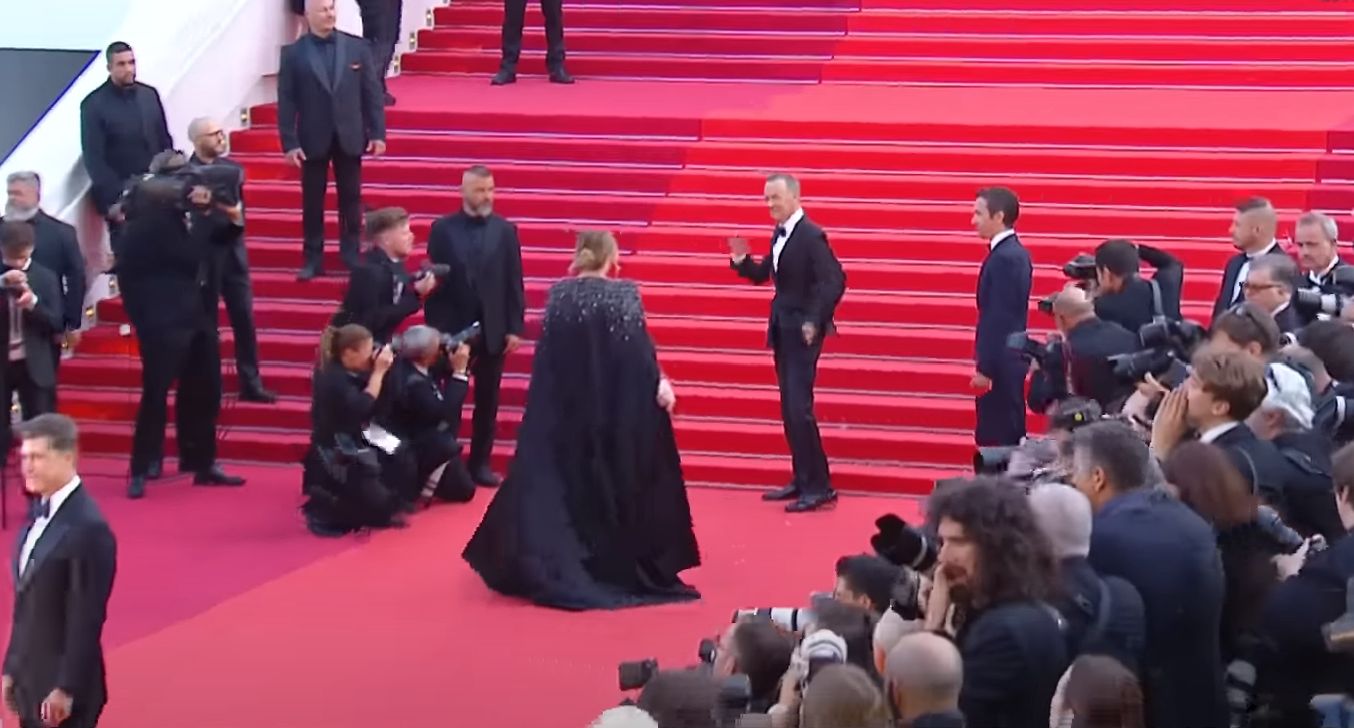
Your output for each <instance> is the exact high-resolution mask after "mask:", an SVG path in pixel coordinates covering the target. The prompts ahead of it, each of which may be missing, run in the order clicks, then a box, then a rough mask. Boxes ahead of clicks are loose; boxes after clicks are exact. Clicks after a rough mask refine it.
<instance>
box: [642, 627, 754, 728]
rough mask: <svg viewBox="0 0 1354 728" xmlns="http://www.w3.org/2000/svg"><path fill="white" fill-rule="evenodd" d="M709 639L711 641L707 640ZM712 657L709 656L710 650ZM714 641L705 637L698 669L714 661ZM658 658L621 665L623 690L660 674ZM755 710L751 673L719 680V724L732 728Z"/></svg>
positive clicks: (718, 727)
mask: <svg viewBox="0 0 1354 728" xmlns="http://www.w3.org/2000/svg"><path fill="white" fill-rule="evenodd" d="M707 643H709V644H707ZM707 649H708V651H709V652H708V654H709V659H708V660H707V659H706V654H707ZM713 649H714V647H713V642H712V641H711V640H702V641H701V650H700V653H701V654H700V657H701V664H700V665H698V666H696V667H695V668H694V669H696V670H699V671H702V672H706V673H708V672H709V671H710V670H711V666H712V665H713V663H714V652H713ZM658 671H659V668H658V660H655V659H653V658H649V659H645V660H635V661H632V662H622V663H620V665H618V666H617V673H618V677H619V683H620V689H621V691H622V692H629V691H631V690H640V689H642V688H643V687H644V686H645V685H648V684H649V681H650V680H652V679H653V678H654V676H655V675H657V674H658ZM621 705H634V701H633V700H623V701H621ZM751 710H752V681H751V679H750V678H748V676H747V675H743V674H739V675H731V676H729V677H726V678H723V679H721V680H720V681H719V694H718V699H717V701H716V704H715V712H714V716H713V717H714V721H715V722H714V724H715V726H716V728H732V727H733V726H735V725H737V724H738V719H739V718H740V717H742V716H743V715H745V714H747V713H749V712H750V711H751Z"/></svg>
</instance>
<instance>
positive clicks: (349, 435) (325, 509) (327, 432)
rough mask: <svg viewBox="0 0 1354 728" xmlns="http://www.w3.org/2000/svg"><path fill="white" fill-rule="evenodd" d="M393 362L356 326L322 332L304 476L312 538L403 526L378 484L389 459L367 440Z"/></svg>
mask: <svg viewBox="0 0 1354 728" xmlns="http://www.w3.org/2000/svg"><path fill="white" fill-rule="evenodd" d="M394 360H395V355H394V353H393V352H391V351H390V349H388V348H384V347H383V348H382V349H381V350H380V351H379V352H377V351H376V350H375V347H374V346H373V343H372V338H371V332H370V331H367V330H366V329H365V328H363V327H362V326H358V325H357V324H349V325H347V326H343V327H340V328H337V329H336V328H332V327H331V328H329V329H326V330H325V332H324V337H323V338H322V339H321V341H320V366H319V368H318V369H316V371H315V379H314V383H313V384H312V385H311V390H312V393H311V432H310V449H309V450H308V451H307V452H306V457H305V461H304V466H305V470H304V472H303V473H302V476H301V478H302V480H301V492H302V493H303V494H304V495H305V496H306V502H305V504H304V505H302V506H301V512H302V513H304V514H305V517H306V526H307V527H308V528H309V529H310V531H311V532H312V533H314V534H315V535H317V536H341V535H343V534H346V533H349V532H351V531H356V530H358V529H361V528H392V527H402V526H404V525H405V522H404V519H403V518H402V517H401V516H400V515H399V513H398V512H399V510H400V506H401V503H400V500H399V498H397V497H396V495H395V492H394V489H392V488H389V487H387V485H386V484H385V482H384V479H383V477H382V476H383V474H384V473H383V467H382V465H383V461H384V460H385V459H386V457H385V455H384V453H382V452H381V451H380V450H378V449H377V448H376V447H373V446H372V445H371V444H370V443H369V442H368V441H367V434H366V429H367V423H368V422H369V421H370V420H371V417H372V413H373V412H374V411H375V409H376V400H377V398H378V397H379V396H380V395H381V390H382V388H383V387H384V384H385V379H386V374H387V373H388V372H389V371H390V365H391V364H392V363H393V362H394Z"/></svg>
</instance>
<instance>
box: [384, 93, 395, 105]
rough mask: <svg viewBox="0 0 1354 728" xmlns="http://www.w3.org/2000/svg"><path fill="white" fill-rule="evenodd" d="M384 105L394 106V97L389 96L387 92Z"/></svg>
mask: <svg viewBox="0 0 1354 728" xmlns="http://www.w3.org/2000/svg"><path fill="white" fill-rule="evenodd" d="M385 104H386V106H394V105H395V96H394V95H393V94H391V93H390V92H389V91H387V92H386V98H385Z"/></svg>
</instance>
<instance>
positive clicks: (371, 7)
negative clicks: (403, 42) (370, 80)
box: [357, 0, 404, 90]
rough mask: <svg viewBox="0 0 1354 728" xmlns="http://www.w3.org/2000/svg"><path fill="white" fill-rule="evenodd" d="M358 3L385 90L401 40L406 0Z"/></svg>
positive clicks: (370, 0)
mask: <svg viewBox="0 0 1354 728" xmlns="http://www.w3.org/2000/svg"><path fill="white" fill-rule="evenodd" d="M357 5H358V10H360V11H361V13H362V37H363V38H366V39H367V42H368V43H370V44H371V57H372V59H374V60H375V62H376V73H377V75H378V76H380V78H381V88H382V89H383V90H384V89H385V87H386V73H388V72H389V71H390V61H391V60H392V59H393V58H394V57H395V46H396V45H398V44H399V42H400V20H401V19H402V18H403V16H404V0H358V3H357Z"/></svg>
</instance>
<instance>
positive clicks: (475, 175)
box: [424, 165, 526, 486]
mask: <svg viewBox="0 0 1354 728" xmlns="http://www.w3.org/2000/svg"><path fill="white" fill-rule="evenodd" d="M461 198H462V205H461V209H460V210H458V211H457V212H455V213H453V214H451V215H446V216H444V217H442V218H440V219H438V221H437V222H435V223H433V228H432V232H431V233H429V235H428V258H429V259H430V260H431V261H432V262H433V263H443V264H446V265H448V266H450V268H451V271H450V273H448V274H447V279H448V281H449V282H450V285H445V286H438V287H437V289H436V290H434V291H433V292H432V294H431V295H430V296H428V301H427V303H426V304H425V306H424V316H425V318H427V320H428V323H429V324H430V325H431V326H434V327H436V328H437V329H439V330H440V331H442V333H444V334H450V333H455V332H457V331H461V330H462V329H464V328H465V327H467V326H469V325H470V324H473V323H475V322H476V321H478V322H480V326H481V327H482V329H483V335H482V336H480V337H479V338H478V339H476V340H475V341H474V342H473V343H472V344H471V361H470V375H471V377H472V378H473V379H474V380H475V414H474V419H473V425H472V427H473V429H472V434H471V438H470V456H469V457H468V458H467V459H466V466H467V467H468V468H469V469H470V476H471V477H472V478H473V479H474V480H475V482H476V483H478V484H480V485H484V486H495V485H498V476H496V475H494V472H493V470H492V469H491V468H490V464H489V457H490V455H492V451H493V447H494V436H495V431H496V426H497V420H498V388H499V383H500V382H501V381H502V379H503V360H504V358H505V357H506V356H507V355H508V354H511V353H513V352H514V351H517V348H518V347H519V346H521V345H522V334H523V332H524V330H525V317H526V294H525V291H524V290H523V285H522V247H521V243H519V242H518V239H517V226H516V225H513V224H512V223H510V222H508V221H507V220H505V219H503V218H502V217H500V216H498V215H496V214H494V176H493V173H491V172H490V171H489V169H488V168H487V167H482V166H479V165H476V166H474V167H471V168H470V169H467V170H466V171H465V174H464V175H462V177H461Z"/></svg>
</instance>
